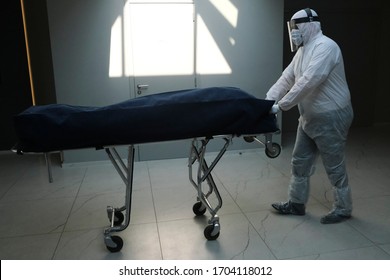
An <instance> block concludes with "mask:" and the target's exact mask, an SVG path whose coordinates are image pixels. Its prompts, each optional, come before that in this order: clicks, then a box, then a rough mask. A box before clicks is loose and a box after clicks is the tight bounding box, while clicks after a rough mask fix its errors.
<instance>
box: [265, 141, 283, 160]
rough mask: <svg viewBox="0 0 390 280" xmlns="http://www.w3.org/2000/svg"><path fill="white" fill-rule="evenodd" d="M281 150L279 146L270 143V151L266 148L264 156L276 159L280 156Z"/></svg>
mask: <svg viewBox="0 0 390 280" xmlns="http://www.w3.org/2000/svg"><path fill="white" fill-rule="evenodd" d="M281 150H282V148H281V147H280V145H279V144H278V143H272V150H270V149H267V148H266V149H265V154H266V155H267V157H269V158H276V157H278V156H279V155H280V152H281Z"/></svg>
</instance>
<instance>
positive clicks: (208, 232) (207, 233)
mask: <svg viewBox="0 0 390 280" xmlns="http://www.w3.org/2000/svg"><path fill="white" fill-rule="evenodd" d="M213 231H214V225H209V226H207V227H206V228H205V229H204V236H205V237H206V239H207V240H216V239H217V238H218V236H219V231H218V232H217V234H215V235H212V232H213Z"/></svg>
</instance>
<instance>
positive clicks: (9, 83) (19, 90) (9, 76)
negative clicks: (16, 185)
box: [0, 1, 32, 150]
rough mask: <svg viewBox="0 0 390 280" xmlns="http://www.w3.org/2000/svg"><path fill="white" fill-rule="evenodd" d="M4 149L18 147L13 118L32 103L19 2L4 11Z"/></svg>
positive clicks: (0, 123)
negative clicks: (15, 145) (16, 145)
mask: <svg viewBox="0 0 390 280" xmlns="http://www.w3.org/2000/svg"><path fill="white" fill-rule="evenodd" d="M0 22H1V25H0V26H1V37H2V39H1V44H0V50H1V51H0V129H1V132H0V135H1V136H0V150H9V149H10V148H12V146H13V145H14V144H15V136H14V135H15V132H14V129H13V123H12V116H13V115H15V114H16V113H18V112H20V111H21V110H23V109H25V108H27V107H29V106H30V105H31V104H32V100H31V95H30V85H29V75H28V68H27V58H26V55H25V54H26V49H25V42H24V35H23V23H22V15H21V12H20V2H19V1H6V2H4V3H2V7H1V9H0Z"/></svg>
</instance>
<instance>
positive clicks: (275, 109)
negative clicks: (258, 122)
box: [269, 104, 280, 114]
mask: <svg viewBox="0 0 390 280" xmlns="http://www.w3.org/2000/svg"><path fill="white" fill-rule="evenodd" d="M279 111H280V107H279V105H278V104H274V105H272V107H271V110H270V111H269V113H270V114H277V113H278V112H279Z"/></svg>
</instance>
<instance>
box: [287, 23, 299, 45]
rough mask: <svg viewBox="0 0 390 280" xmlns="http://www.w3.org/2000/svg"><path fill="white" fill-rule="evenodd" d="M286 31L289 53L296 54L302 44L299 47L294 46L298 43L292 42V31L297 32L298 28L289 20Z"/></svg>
mask: <svg viewBox="0 0 390 280" xmlns="http://www.w3.org/2000/svg"><path fill="white" fill-rule="evenodd" d="M287 30H288V38H289V41H290V48H291V52H296V51H297V49H298V48H299V47H300V46H301V45H302V43H301V44H299V45H296V43H298V42H297V41H295V40H293V36H294V35H293V33H294V32H295V31H293V30H299V29H298V26H297V25H296V24H295V21H294V20H290V21H288V22H287Z"/></svg>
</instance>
